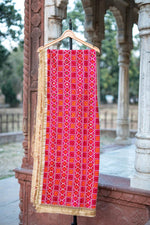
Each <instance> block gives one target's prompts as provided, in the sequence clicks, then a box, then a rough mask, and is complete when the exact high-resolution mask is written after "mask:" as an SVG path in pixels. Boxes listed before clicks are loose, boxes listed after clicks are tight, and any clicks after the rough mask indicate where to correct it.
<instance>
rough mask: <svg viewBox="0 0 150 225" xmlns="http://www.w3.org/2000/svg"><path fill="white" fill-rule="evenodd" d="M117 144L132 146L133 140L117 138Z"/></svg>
mask: <svg viewBox="0 0 150 225" xmlns="http://www.w3.org/2000/svg"><path fill="white" fill-rule="evenodd" d="M115 143H116V144H118V145H131V144H132V140H131V138H123V137H116V139H115Z"/></svg>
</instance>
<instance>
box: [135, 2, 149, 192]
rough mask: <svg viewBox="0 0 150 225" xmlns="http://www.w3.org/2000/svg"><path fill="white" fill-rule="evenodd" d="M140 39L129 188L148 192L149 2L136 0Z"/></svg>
mask: <svg viewBox="0 0 150 225" xmlns="http://www.w3.org/2000/svg"><path fill="white" fill-rule="evenodd" d="M135 2H136V3H137V4H138V6H139V8H140V10H139V21H138V27H139V31H140V37H141V61H140V85H139V109H138V110H139V112H138V132H137V134H136V158H135V169H136V173H135V176H134V177H133V178H132V179H131V186H133V187H137V188H142V189H147V190H150V0H136V1H135Z"/></svg>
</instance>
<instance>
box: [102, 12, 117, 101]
mask: <svg viewBox="0 0 150 225" xmlns="http://www.w3.org/2000/svg"><path fill="white" fill-rule="evenodd" d="M116 35H117V25H116V21H115V18H114V17H113V14H112V13H111V12H110V11H107V13H106V15H105V39H104V40H103V41H102V52H101V59H100V90H101V101H102V102H105V101H106V100H105V96H106V95H107V94H110V95H113V96H114V100H115V101H116V100H117V97H118V73H119V67H118V50H117V48H116Z"/></svg>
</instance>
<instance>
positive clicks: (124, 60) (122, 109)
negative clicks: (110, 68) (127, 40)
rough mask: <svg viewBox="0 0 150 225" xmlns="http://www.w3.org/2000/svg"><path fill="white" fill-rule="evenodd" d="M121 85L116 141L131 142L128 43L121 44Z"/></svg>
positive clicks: (119, 89) (119, 59)
mask: <svg viewBox="0 0 150 225" xmlns="http://www.w3.org/2000/svg"><path fill="white" fill-rule="evenodd" d="M118 49H119V58H118V62H119V87H118V115H117V130H116V135H117V137H116V142H117V143H118V144H124V145H126V144H130V143H131V141H130V139H129V118H128V116H129V75H128V70H129V59H130V50H129V47H128V45H126V44H122V45H119V48H118Z"/></svg>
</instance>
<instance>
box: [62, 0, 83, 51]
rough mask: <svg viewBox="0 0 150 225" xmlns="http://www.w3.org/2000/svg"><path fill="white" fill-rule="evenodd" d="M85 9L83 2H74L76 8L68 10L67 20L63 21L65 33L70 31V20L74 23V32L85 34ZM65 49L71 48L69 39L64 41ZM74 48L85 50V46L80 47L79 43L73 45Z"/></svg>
mask: <svg viewBox="0 0 150 225" xmlns="http://www.w3.org/2000/svg"><path fill="white" fill-rule="evenodd" d="M84 17H85V14H84V9H83V6H82V3H81V0H75V1H74V8H73V9H70V8H68V9H67V18H66V19H65V20H63V23H62V24H63V31H65V30H68V29H69V20H70V19H71V21H72V30H73V31H74V32H79V33H81V32H82V33H83V29H84V20H85V19H84ZM62 44H63V47H64V48H69V41H68V40H67V39H64V40H63V41H62ZM73 46H75V47H78V48H82V49H83V48H84V47H85V46H81V45H78V44H77V43H75V42H74V43H73Z"/></svg>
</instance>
